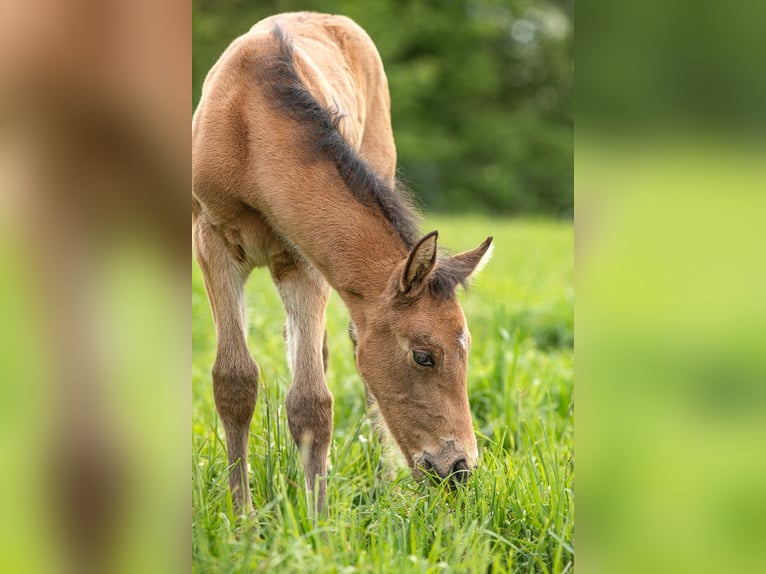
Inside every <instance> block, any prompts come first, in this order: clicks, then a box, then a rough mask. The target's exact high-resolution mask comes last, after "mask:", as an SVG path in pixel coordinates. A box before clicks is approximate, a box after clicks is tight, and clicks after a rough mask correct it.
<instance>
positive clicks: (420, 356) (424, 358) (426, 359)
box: [412, 351, 434, 367]
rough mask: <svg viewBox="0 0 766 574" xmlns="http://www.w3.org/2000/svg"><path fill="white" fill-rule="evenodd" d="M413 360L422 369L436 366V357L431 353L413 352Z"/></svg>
mask: <svg viewBox="0 0 766 574" xmlns="http://www.w3.org/2000/svg"><path fill="white" fill-rule="evenodd" d="M412 360H413V361H415V362H416V363H417V364H418V365H420V366H421V367H433V366H434V356H433V355H432V354H431V352H430V351H412Z"/></svg>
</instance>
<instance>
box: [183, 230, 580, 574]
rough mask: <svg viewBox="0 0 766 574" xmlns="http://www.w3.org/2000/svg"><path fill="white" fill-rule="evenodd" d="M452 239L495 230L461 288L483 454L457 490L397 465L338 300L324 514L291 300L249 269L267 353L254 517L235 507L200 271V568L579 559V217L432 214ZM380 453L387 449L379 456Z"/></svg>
mask: <svg viewBox="0 0 766 574" xmlns="http://www.w3.org/2000/svg"><path fill="white" fill-rule="evenodd" d="M422 229H423V231H429V230H431V229H439V232H440V238H441V241H442V242H443V243H444V244H445V245H446V246H448V247H450V248H451V249H452V250H454V251H459V250H464V249H470V248H473V247H475V246H476V245H478V244H479V243H480V242H481V241H482V240H483V239H484V238H485V237H486V236H487V235H493V236H494V237H495V253H494V257H493V259H492V261H491V262H490V263H489V265H488V266H487V267H486V268H485V269H484V271H483V273H482V274H481V275H480V277H479V278H478V280H477V281H476V284H475V286H474V287H473V289H472V290H471V291H470V293H468V294H467V295H461V299H462V301H463V307H464V309H465V313H466V316H467V318H468V324H469V326H470V328H471V333H472V337H473V349H472V351H471V356H470V362H469V374H468V392H469V396H470V401H471V408H472V411H473V417H474V425H475V428H476V431H477V435H478V437H479V448H480V452H481V457H480V467H479V469H478V470H477V472H476V473H474V475H473V476H472V477H471V479H470V480H469V482H468V484H467V486H466V487H465V488H461V489H458V490H457V491H455V492H450V491H448V490H445V489H442V488H437V487H433V486H429V485H427V484H420V483H417V482H415V481H414V480H413V479H412V478H411V477H410V475H409V471H407V470H406V469H400V468H398V467H393V469H392V466H391V464H390V463H389V462H388V461H389V458H390V457H388V456H387V455H386V454H385V453H383V452H382V451H383V450H384V449H383V448H382V447H381V446H380V445H379V444H378V442H377V441H376V440H375V434H374V431H373V429H372V428H371V425H370V424H369V422H368V421H367V420H366V418H365V408H364V405H365V399H364V389H363V385H362V382H361V381H360V379H359V376H358V375H357V373H356V369H355V366H354V361H353V356H352V350H351V343H350V341H348V337H347V335H346V327H347V324H348V314H347V312H346V310H345V308H344V307H343V305H342V303H341V301H340V299H339V298H338V297H337V295H335V294H333V297H332V300H331V302H330V307H329V309H328V337H329V347H330V367H329V371H328V378H329V385H330V388H331V390H332V393H333V395H334V397H335V430H334V438H333V444H332V448H331V453H330V464H331V470H330V476H329V481H328V490H327V496H328V504H329V512H328V514H327V516H324V517H321V518H319V519H317V520H316V521H312V519H311V518H309V513H308V511H307V506H306V501H305V497H304V495H303V488H302V484H303V474H302V470H301V468H300V462H299V459H298V455H297V452H296V449H295V447H294V446H293V444H292V439H291V438H290V436H289V433H288V431H287V421H286V416H285V412H284V406H283V405H284V397H285V394H286V391H287V388H288V386H289V374H288V369H287V365H286V362H285V349H284V344H283V341H282V336H281V329H282V322H283V320H284V312H283V310H282V307H281V305H280V303H279V299H278V297H277V295H276V291H275V289H274V287H273V285H272V284H271V281H270V279H269V277H268V274H267V273H266V272H265V271H263V270H256V271H255V272H254V274H253V276H252V278H251V280H250V282H249V283H248V308H249V313H248V316H249V319H250V326H249V340H250V348H251V351H252V353H253V355H254V356H255V358H256V360H257V362H258V364H259V366H260V368H261V379H260V382H259V387H260V390H259V397H258V405H257V407H256V412H255V416H254V419H253V424H252V426H251V440H250V454H249V463H250V466H251V475H250V488H251V491H252V493H253V499H254V505H255V507H256V510H257V517H256V518H254V519H252V520H250V521H246V522H238V521H237V520H236V519H235V517H234V515H233V514H232V509H231V500H230V497H229V495H228V493H227V489H226V483H227V480H226V457H225V449H224V443H223V431H222V428H221V426H220V424H219V422H218V420H217V416H216V413H215V407H214V404H213V398H212V383H211V380H210V375H209V373H210V369H211V366H212V363H213V359H214V354H215V333H214V330H213V324H212V319H211V315H210V311H209V307H208V303H207V300H206V296H205V292H204V288H203V285H202V278H201V275H200V272H199V269H198V268H197V266H196V264H195V265H194V266H193V274H192V316H193V335H192V349H193V357H194V359H193V361H194V362H193V370H192V377H193V381H192V383H193V415H192V416H193V421H192V425H193V426H192V434H193V436H192V447H193V453H192V483H193V488H192V505H193V514H192V540H193V568H194V571H195V572H216V573H218V572H221V573H225V572H290V573H293V572H311V573H312V574H320V573H325V572H328V573H329V572H338V573H346V572H348V573H351V572H395V573H397V574H404V573H408V572H428V573H431V572H476V573H488V572H493V573H503V572H551V573H560V572H571V571H572V570H573V566H574V551H573V546H572V545H573V542H572V540H573V533H574V493H573V491H572V489H573V480H574V476H573V475H574V465H573V456H574V452H573V421H574V418H573V417H574V415H573V412H574V404H573V370H574V363H573V346H574V339H573V298H574V295H573V290H574V289H573V232H572V225H571V223H562V222H551V221H545V220H523V219H510V220H509V219H505V220H501V219H487V218H480V217H469V218H456V217H438V218H437V217H433V218H429V219H428V220H427V221H426V222H425V223H424V225H423V226H422ZM381 459H383V460H384V461H386V462H385V463H384V464H383V465H382V466H381V465H380V464H379V463H380V462H381Z"/></svg>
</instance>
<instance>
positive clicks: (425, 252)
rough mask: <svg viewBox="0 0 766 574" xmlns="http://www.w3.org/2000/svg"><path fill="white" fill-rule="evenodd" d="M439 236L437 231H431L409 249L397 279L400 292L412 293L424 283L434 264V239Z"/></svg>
mask: <svg viewBox="0 0 766 574" xmlns="http://www.w3.org/2000/svg"><path fill="white" fill-rule="evenodd" d="M438 238H439V232H438V231H432V232H431V233H429V234H428V235H426V236H425V237H423V239H421V240H420V241H418V243H417V245H415V247H413V248H412V250H411V251H410V255H409V257H407V262H406V263H405V264H404V271H402V276H401V278H400V280H399V291H400V292H401V293H413V292H414V291H416V290H417V289H418V287H420V286H421V285H423V284H424V281H425V279H426V277H428V274H429V273H431V271H433V268H434V267H435V266H436V240H437V239H438Z"/></svg>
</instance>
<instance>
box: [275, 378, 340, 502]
mask: <svg viewBox="0 0 766 574" xmlns="http://www.w3.org/2000/svg"><path fill="white" fill-rule="evenodd" d="M332 404H333V399H332V395H331V394H330V392H329V391H324V392H322V393H319V394H311V395H308V394H303V393H301V392H300V391H297V390H296V389H295V388H292V389H291V390H290V392H289V393H288V394H287V400H286V401H285V405H286V407H287V422H288V426H289V427H290V433H291V434H292V436H293V440H294V441H295V444H296V445H297V446H298V449H299V450H300V453H301V460H302V461H303V470H304V473H305V475H306V489H307V491H308V492H309V493H310V494H313V491H314V482H315V480H316V477H323V476H324V475H326V474H327V455H328V453H329V450H330V440H331V438H332ZM325 490H326V483H325V481H324V480H323V479H321V478H320V480H319V484H318V496H317V499H316V501H315V504H316V508H317V509H318V510H321V509H322V507H323V506H324V498H325ZM312 499H313V496H312Z"/></svg>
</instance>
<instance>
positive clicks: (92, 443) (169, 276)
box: [0, 0, 191, 573]
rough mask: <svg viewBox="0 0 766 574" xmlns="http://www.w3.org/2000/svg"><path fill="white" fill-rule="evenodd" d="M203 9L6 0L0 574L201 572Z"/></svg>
mask: <svg viewBox="0 0 766 574" xmlns="http://www.w3.org/2000/svg"><path fill="white" fill-rule="evenodd" d="M190 39H191V5H190V3H187V2H175V1H170V0H160V1H156V0H27V1H25V2H13V1H12V0H11V1H9V0H3V1H0V466H1V467H2V468H3V471H2V472H0V501H1V502H0V505H1V506H2V509H3V510H2V513H0V571H1V572H14V573H24V572H72V573H74V572H78V573H89V572H163V573H166V572H171V571H175V570H177V569H183V570H188V568H189V565H190V562H189V558H188V557H189V554H190V549H189V547H188V542H187V540H188V539H189V538H188V531H187V530H186V529H187V528H188V524H189V518H190V485H189V482H188V481H189V474H188V468H187V462H188V451H189V442H188V436H189V433H188V424H189V420H190V408H191V407H190V404H191V400H190V388H189V380H190V376H189V369H190V357H189V345H188V341H189V339H188V337H189V335H190V324H189V312H188V310H189V303H190V293H189V286H188V269H189V268H188V266H187V265H188V261H189V260H188V253H189V246H188V242H187V237H188V217H189V215H188V213H189V212H188V206H189V202H188V192H189V189H190V185H189V184H190V182H189V178H190V175H189V169H188V166H189V136H188V133H189V132H188V126H189V123H188V122H189V110H190V103H191V96H190V93H189V85H190V80H191V45H190Z"/></svg>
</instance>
